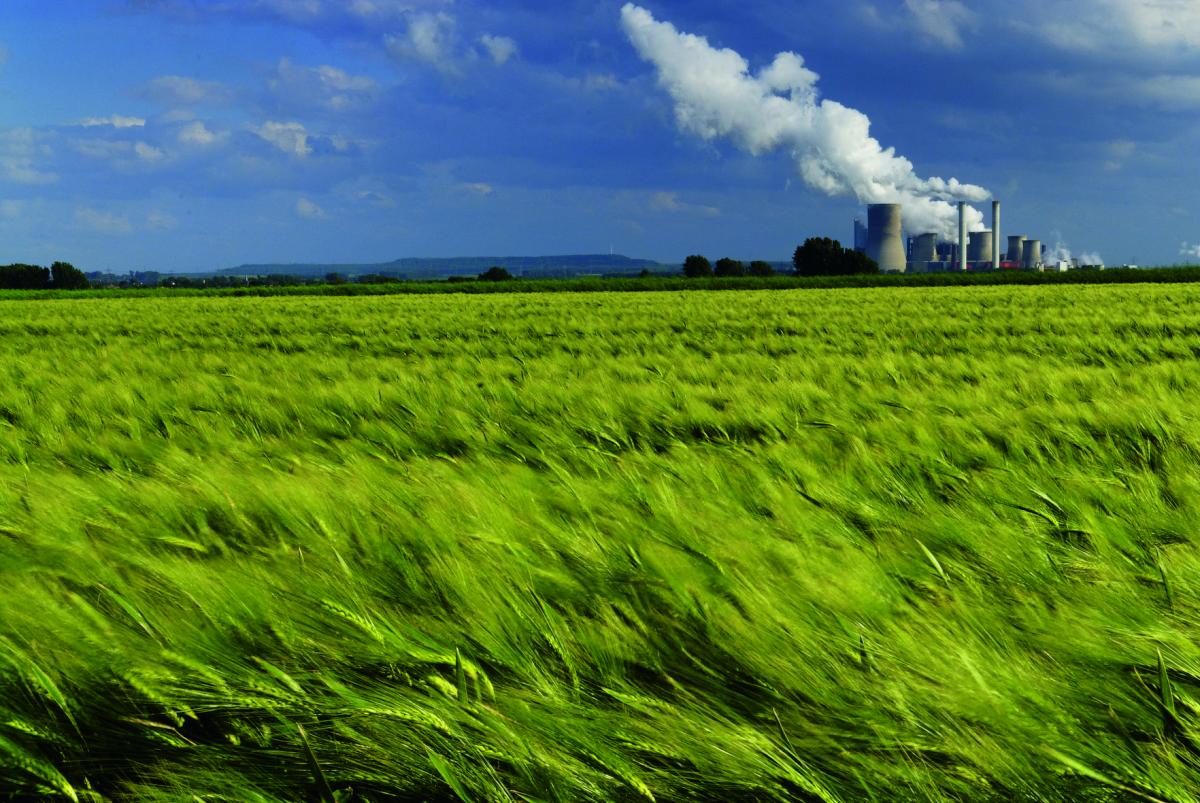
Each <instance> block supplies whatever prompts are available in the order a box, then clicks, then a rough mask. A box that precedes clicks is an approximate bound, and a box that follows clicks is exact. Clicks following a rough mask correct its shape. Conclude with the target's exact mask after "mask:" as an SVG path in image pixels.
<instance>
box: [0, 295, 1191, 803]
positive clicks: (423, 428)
mask: <svg viewBox="0 0 1200 803" xmlns="http://www.w3.org/2000/svg"><path fill="white" fill-rule="evenodd" d="M1198 302H1200V290H1197V289H1195V288H1193V287H1191V286H1182V285H1176V286H1136V287H1132V286H1131V287H1069V288H1066V287H1046V288H972V289H954V288H945V289H930V290H928V291H927V292H923V293H920V294H917V293H910V292H902V291H897V290H890V289H867V290H844V291H812V292H781V293H772V294H751V293H737V292H729V293H658V294H628V295H600V294H578V295H554V296H545V295H539V296H530V295H496V296H487V297H478V298H465V297H451V296H437V297H415V296H390V297H381V298H345V299H332V298H325V299H311V298H264V299H258V298H227V299H217V298H144V299H142V298H127V299H121V298H112V299H79V300H71V301H58V300H43V301H2V302H0V334H2V337H0V350H2V351H3V359H2V360H0V667H3V669H2V671H0V789H2V790H4V792H7V793H8V795H9V796H10V797H12V798H24V799H29V798H55V797H57V798H60V799H61V798H67V799H76V800H95V801H99V800H134V799H136V800H179V799H191V798H192V797H195V798H198V799H201V800H239V801H241V800H264V801H266V800H271V801H274V800H297V799H313V800H321V801H329V800H338V801H343V800H373V801H379V800H393V799H442V798H445V799H455V798H460V799H469V800H564V801H575V800H638V799H647V800H648V799H655V800H679V799H707V800H737V799H744V800H761V799H781V800H784V799H802V800H825V801H856V800H871V799H874V800H881V801H882V800H935V801H940V800H945V801H950V800H967V799H969V800H996V801H1000V800H1022V799H1024V800H1063V801H1074V800H1084V801H1109V800H1125V799H1146V800H1171V801H1191V800H1196V799H1197V798H1198V795H1197V793H1196V791H1195V790H1197V789H1200V765H1198V762H1197V755H1198V745H1197V741H1196V738H1197V730H1196V728H1197V712H1198V710H1200V646H1197V645H1198V644H1200V639H1198V638H1197V636H1198V635H1200V634H1198V633H1197V629H1198V628H1197V604H1198V603H1197V592H1198V591H1200V580H1198V579H1197V578H1200V573H1198V571H1197V570H1198V569H1200V565H1198V563H1200V561H1198V555H1197V550H1196V537H1195V532H1196V529H1197V527H1196V525H1197V523H1198V520H1200V471H1198V470H1197V469H1198V465H1200V425H1198V423H1197V419H1196V415H1195V412H1194V402H1193V400H1194V399H1195V398H1196V397H1197V394H1198V392H1200V372H1197V370H1196V360H1197V355H1200V312H1198V311H1197V310H1200V303H1198Z"/></svg>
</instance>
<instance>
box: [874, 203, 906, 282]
mask: <svg viewBox="0 0 1200 803" xmlns="http://www.w3.org/2000/svg"><path fill="white" fill-rule="evenodd" d="M867 256H869V257H870V258H871V259H873V260H875V262H876V264H878V265H879V269H880V270H881V271H894V272H898V273H903V272H904V270H905V268H907V267H908V265H907V263H906V262H905V259H904V240H903V237H902V236H901V226H900V204H871V205H870V206H868V207H867Z"/></svg>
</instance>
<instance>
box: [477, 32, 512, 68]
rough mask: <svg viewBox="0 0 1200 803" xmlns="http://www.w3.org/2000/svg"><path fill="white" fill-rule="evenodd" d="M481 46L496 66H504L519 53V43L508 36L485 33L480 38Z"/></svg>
mask: <svg viewBox="0 0 1200 803" xmlns="http://www.w3.org/2000/svg"><path fill="white" fill-rule="evenodd" d="M479 44H481V45H483V49H484V50H486V51H487V54H488V56H490V57H491V59H492V61H494V62H495V63H496V64H504V63H505V62H507V61H508V60H509V59H511V58H512V57H513V56H515V55H516V53H517V43H516V42H515V41H514V40H512V39H510V38H508V37H507V36H492V35H491V34H490V33H485V34H484V35H483V36H481V37H479Z"/></svg>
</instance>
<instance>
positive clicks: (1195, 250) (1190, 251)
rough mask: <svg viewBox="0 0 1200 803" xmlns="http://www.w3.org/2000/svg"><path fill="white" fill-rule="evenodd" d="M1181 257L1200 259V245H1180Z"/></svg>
mask: <svg viewBox="0 0 1200 803" xmlns="http://www.w3.org/2000/svg"><path fill="white" fill-rule="evenodd" d="M1179 255H1180V256H1185V257H1196V258H1197V259H1200V243H1196V244H1195V245H1191V244H1189V243H1180V244H1179Z"/></svg>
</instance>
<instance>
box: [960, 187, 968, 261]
mask: <svg viewBox="0 0 1200 803" xmlns="http://www.w3.org/2000/svg"><path fill="white" fill-rule="evenodd" d="M958 269H959V270H966V269H967V204H966V202H965V201H959V202H958Z"/></svg>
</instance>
